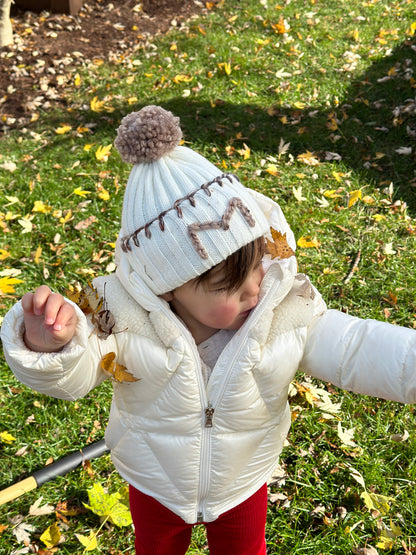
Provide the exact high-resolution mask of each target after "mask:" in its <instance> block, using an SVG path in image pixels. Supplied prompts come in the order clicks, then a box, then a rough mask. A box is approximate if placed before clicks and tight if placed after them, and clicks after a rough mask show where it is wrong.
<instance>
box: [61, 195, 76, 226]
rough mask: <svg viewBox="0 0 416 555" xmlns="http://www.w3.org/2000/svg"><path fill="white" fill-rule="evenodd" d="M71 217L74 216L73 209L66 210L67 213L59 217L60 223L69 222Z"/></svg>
mask: <svg viewBox="0 0 416 555" xmlns="http://www.w3.org/2000/svg"><path fill="white" fill-rule="evenodd" d="M74 193H75V191H74ZM76 194H77V193H76ZM71 218H72V210H68V212H66V214H65V215H64V216H63V217H62V218H59V223H60V224H66V223H67V222H69V220H70V219H71Z"/></svg>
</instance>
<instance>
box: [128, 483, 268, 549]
mask: <svg viewBox="0 0 416 555" xmlns="http://www.w3.org/2000/svg"><path fill="white" fill-rule="evenodd" d="M130 510H131V515H132V517H133V524H134V528H135V533H136V540H135V547H136V555H184V554H185V553H186V552H187V550H188V547H189V544H190V541H191V533H192V527H193V526H194V524H187V523H186V522H185V521H184V520H182V518H181V517H179V516H178V515H176V514H175V513H173V512H172V511H170V510H169V509H167V508H166V507H164V506H163V505H161V504H160V503H159V502H158V501H156V500H155V499H153V497H149V496H148V495H145V494H144V493H141V492H140V491H138V490H137V489H135V488H133V487H132V486H130ZM266 513H267V485H266V484H265V485H264V486H262V487H261V488H260V489H259V490H258V491H257V492H256V493H255V494H254V495H252V496H251V497H249V499H247V500H246V501H244V502H243V503H241V504H240V505H237V507H234V508H233V509H230V510H229V511H227V512H225V513H223V514H222V515H220V516H219V517H218V518H217V520H214V521H213V522H207V523H204V524H205V527H206V530H207V538H208V546H209V552H210V555H265V554H266V540H265V528H266Z"/></svg>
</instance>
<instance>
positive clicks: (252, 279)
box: [244, 269, 264, 297]
mask: <svg viewBox="0 0 416 555" xmlns="http://www.w3.org/2000/svg"><path fill="white" fill-rule="evenodd" d="M263 276H264V272H263V270H262V269H259V270H258V271H256V272H253V273H252V274H251V275H250V276H248V278H247V279H246V281H245V283H244V294H245V295H246V296H247V297H255V296H256V295H258V294H259V292H260V285H261V281H262V279H263Z"/></svg>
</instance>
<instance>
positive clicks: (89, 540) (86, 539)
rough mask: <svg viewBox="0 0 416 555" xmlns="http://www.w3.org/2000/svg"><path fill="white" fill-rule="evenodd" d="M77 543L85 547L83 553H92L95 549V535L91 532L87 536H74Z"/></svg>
mask: <svg viewBox="0 0 416 555" xmlns="http://www.w3.org/2000/svg"><path fill="white" fill-rule="evenodd" d="M75 536H76V537H77V539H78V541H79V542H80V543H81V544H82V545H83V546H84V547H85V550H84V552H85V551H94V549H97V547H98V542H97V534H95V533H94V532H93V531H91V532H90V535H89V536H84V535H83V534H75Z"/></svg>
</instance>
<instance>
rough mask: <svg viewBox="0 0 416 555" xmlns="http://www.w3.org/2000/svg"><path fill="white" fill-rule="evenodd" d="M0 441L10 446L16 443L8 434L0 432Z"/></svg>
mask: <svg viewBox="0 0 416 555" xmlns="http://www.w3.org/2000/svg"><path fill="white" fill-rule="evenodd" d="M0 441H1V442H2V443H7V444H8V445H10V444H11V443H13V441H16V438H15V437H13V436H12V434H9V432H0Z"/></svg>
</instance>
